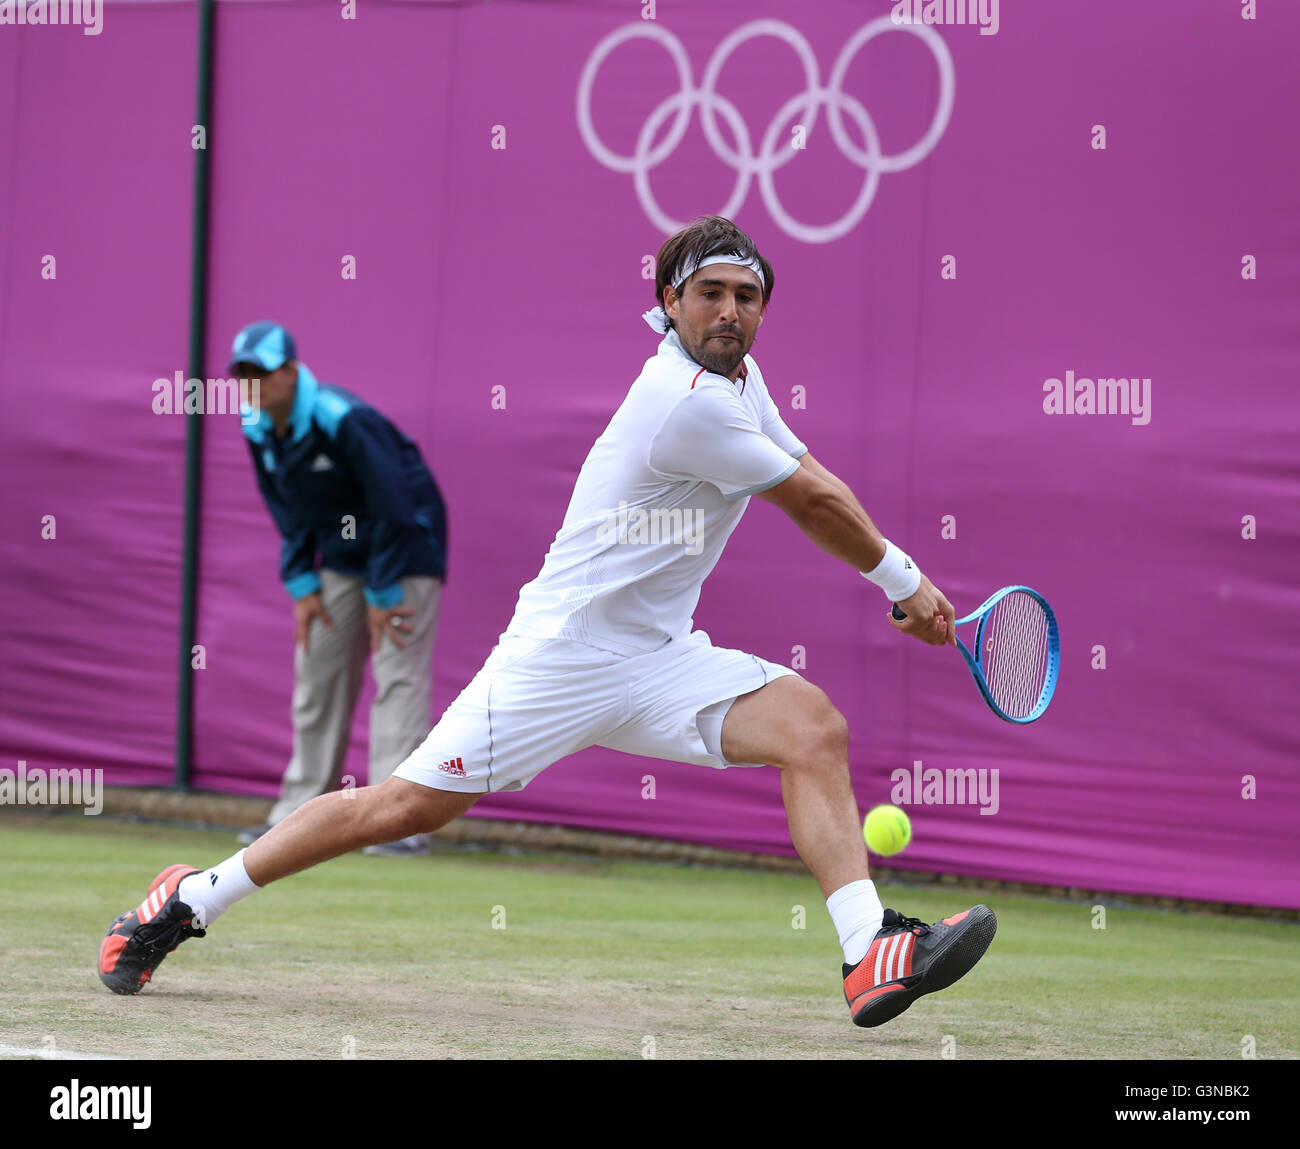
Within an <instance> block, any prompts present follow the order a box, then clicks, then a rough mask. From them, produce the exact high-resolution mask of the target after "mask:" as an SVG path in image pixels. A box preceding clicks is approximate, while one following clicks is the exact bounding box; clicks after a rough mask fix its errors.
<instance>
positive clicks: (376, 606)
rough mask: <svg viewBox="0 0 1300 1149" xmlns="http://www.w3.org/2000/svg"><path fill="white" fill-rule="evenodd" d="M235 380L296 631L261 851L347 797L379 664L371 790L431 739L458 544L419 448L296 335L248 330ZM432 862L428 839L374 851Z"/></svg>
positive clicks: (245, 835) (269, 328) (239, 347)
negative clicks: (346, 773)
mask: <svg viewBox="0 0 1300 1149" xmlns="http://www.w3.org/2000/svg"><path fill="white" fill-rule="evenodd" d="M230 369H231V371H232V372H235V373H237V374H238V375H239V377H240V378H243V379H256V380H257V381H258V387H259V401H260V404H259V405H260V416H259V418H258V419H257V421H256V422H255V423H246V424H245V425H244V428H243V429H244V435H245V437H246V438H247V440H248V446H249V450H250V451H251V453H252V457H253V467H254V469H255V471H256V473H257V483H258V486H259V487H260V488H261V491H262V497H263V498H264V499H265V500H266V505H267V508H268V509H269V510H270V512H271V517H272V518H273V519H274V520H275V524H276V526H277V527H278V528H279V530H280V534H281V535H282V536H283V539H284V542H283V545H282V547H281V550H280V579H281V581H282V582H283V583H284V586H285V589H286V590H287V591H288V592H289V594H290V596H291V597H292V599H293V611H294V620H295V623H296V633H295V639H294V690H293V757H292V758H291V759H290V761H289V766H288V769H287V770H286V771H285V775H284V780H283V783H282V785H281V790H280V799H279V801H278V802H276V804H275V806H274V807H273V808H272V810H271V814H270V817H269V820H268V822H267V823H266V825H264V826H259V827H257V828H255V829H249V830H245V831H242V832H241V834H240V835H239V837H240V841H242V842H245V843H247V842H251V841H253V840H255V839H256V838H257V837H260V836H261V834H263V833H265V832H266V831H267V830H269V829H270V828H271V826H273V825H275V824H276V823H277V822H280V821H282V820H283V819H284V818H287V817H288V816H289V815H290V814H291V813H293V811H294V810H296V809H297V808H298V807H299V806H301V805H302V804H303V803H305V802H308V801H310V800H311V799H312V798H315V797H316V796H317V795H319V794H322V793H324V792H325V791H326V790H332V789H334V788H335V787H337V786H338V784H339V780H340V776H341V773H342V769H343V762H344V759H345V757H346V755H347V748H348V738H349V731H350V729H351V726H352V716H353V711H354V710H355V709H356V703H357V696H358V694H359V692H360V689H361V676H362V672H363V670H364V667H365V662H366V655H367V653H370V654H372V655H373V673H374V676H375V685H376V688H377V693H376V696H375V701H374V705H373V706H372V707H371V710H370V778H369V782H370V785H372V786H373V785H376V784H378V783H380V782H382V781H384V780H385V779H386V778H387V777H388V776H389V774H391V773H392V772H393V770H394V768H395V767H397V766H398V765H399V764H400V763H401V762H402V761H404V760H405V759H406V758H407V757H409V755H410V754H411V752H412V751H414V750H415V748H416V747H417V746H419V745H420V743H421V742H423V741H424V739H425V737H426V736H427V735H428V733H429V730H430V729H431V728H432V726H433V715H432V712H431V704H430V688H431V676H432V659H433V645H434V635H435V632H436V630H437V622H438V601H439V597H440V594H441V591H442V583H443V578H444V576H445V574H446V559H447V533H446V514H445V511H444V508H443V503H442V496H441V494H440V493H439V491H438V486H437V483H435V482H434V478H433V474H432V473H431V472H430V470H429V468H428V466H427V465H426V463H425V461H424V459H423V458H422V457H421V455H420V451H419V448H418V447H416V445H415V444H414V443H413V442H412V441H411V440H410V439H408V438H407V437H406V436H405V435H404V434H402V432H401V431H399V430H398V429H397V428H396V427H395V426H393V424H392V423H391V422H389V421H388V419H386V418H385V417H384V416H383V415H381V414H380V413H379V412H378V411H376V410H375V409H374V408H373V407H371V406H369V405H368V404H367V403H365V402H363V401H362V400H361V399H358V398H357V397H356V396H355V395H351V394H349V393H348V392H347V391H344V390H343V389H342V388H340V387H336V386H334V385H332V384H324V383H319V382H318V381H317V379H316V377H315V376H314V375H313V374H312V372H311V370H310V369H309V368H308V367H307V365H306V364H305V363H301V362H299V361H298V359H297V351H296V348H295V346H294V341H293V338H292V336H291V335H290V334H289V332H287V331H286V330H285V329H284V328H283V327H281V326H280V325H279V324H277V323H271V322H261V323H252V324H250V325H249V326H247V327H245V328H244V329H243V330H242V331H240V332H239V334H238V335H236V336H235V341H234V344H233V346H232V349H231V363H230ZM428 851H429V838H428V835H427V834H417V835H413V836H412V837H410V838H404V839H402V840H401V841H400V842H395V843H391V844H388V845H379V846H370V847H367V849H366V853H379V854H422V853H428Z"/></svg>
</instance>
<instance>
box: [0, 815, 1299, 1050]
mask: <svg viewBox="0 0 1300 1149" xmlns="http://www.w3.org/2000/svg"><path fill="white" fill-rule="evenodd" d="M231 848H232V837H231V835H230V834H229V833H228V832H224V831H214V830H197V829H183V828H174V827H170V826H159V825H147V824H139V823H130V822H122V821H112V820H109V819H106V818H86V817H82V816H79V815H72V816H64V817H58V818H46V817H33V816H25V815H14V814H6V815H3V816H0V866H3V869H4V872H5V873H6V874H7V875H9V876H10V877H9V880H8V882H7V886H8V889H7V891H6V897H5V898H4V899H3V903H2V904H0V962H2V963H3V968H4V969H5V970H6V978H5V982H4V987H3V990H0V1046H6V1047H11V1048H13V1049H42V1048H47V1047H48V1046H49V1045H50V1044H51V1042H50V1039H51V1038H52V1039H53V1042H52V1043H53V1045H54V1047H55V1048H56V1049H57V1050H59V1051H60V1052H67V1053H93V1054H100V1055H116V1056H122V1057H130V1058H146V1059H178V1058H240V1059H245V1058H246V1059H266V1058H281V1057H283V1058H340V1057H345V1056H355V1057H357V1058H365V1059H369V1058H435V1057H462V1058H475V1057H510V1058H640V1057H642V1056H644V1055H645V1054H646V1053H647V1052H649V1051H650V1050H651V1049H653V1054H654V1056H656V1057H658V1058H663V1059H671V1058H763V1057H775V1058H841V1057H853V1058H873V1059H874V1058H884V1059H897V1058H940V1057H943V1056H945V1055H952V1054H953V1053H955V1056H956V1057H957V1058H958V1059H966V1058H970V1059H976V1058H1083V1059H1119V1058H1138V1059H1148V1058H1155V1059H1184V1058H1193V1059H1195V1058H1214V1059H1240V1057H1241V1048H1242V1040H1243V1038H1244V1037H1245V1036H1246V1035H1251V1036H1253V1037H1254V1039H1255V1042H1256V1046H1257V1051H1256V1055H1257V1056H1258V1057H1259V1058H1268V1059H1273V1058H1294V1057H1297V1056H1300V1020H1298V1019H1297V1013H1296V1011H1295V1009H1294V978H1295V954H1296V945H1297V940H1300V934H1297V926H1296V925H1295V924H1293V923H1285V922H1267V921H1255V920H1243V919H1238V918H1227V917H1218V916H1210V915H1198V914H1188V913H1178V912H1174V911H1161V910H1150V909H1131V908H1124V907H1122V906H1120V905H1110V906H1108V908H1107V920H1106V927H1107V928H1106V929H1105V930H1096V929H1093V928H1092V924H1091V923H1092V920H1093V915H1092V908H1091V905H1090V904H1089V905H1085V904H1082V903H1068V902H1063V901H1053V900H1049V899H1039V898H1031V897H1026V896H1022V895H1010V894H1005V893H1001V892H991V893H981V892H980V891H979V890H978V889H976V888H974V887H971V888H970V889H966V888H963V887H956V888H954V887H947V886H945V887H933V886H928V885H927V886H916V887H907V888H903V887H900V886H897V885H890V886H885V887H882V891H881V892H882V900H883V901H884V902H885V904H886V905H888V906H894V907H896V908H898V909H900V910H901V911H902V912H904V913H906V914H908V915H910V916H915V917H921V918H924V919H925V920H926V921H931V920H934V919H936V918H938V917H940V916H942V915H944V914H947V913H950V912H952V911H954V910H958V909H964V908H965V907H966V906H968V905H973V904H975V903H976V902H979V901H985V902H987V903H988V904H989V905H991V906H993V908H994V909H995V910H996V912H997V914H998V919H999V929H998V935H997V938H996V939H995V940H994V942H993V945H992V947H991V949H990V950H989V952H988V954H987V956H986V957H985V958H984V960H983V961H982V962H981V963H980V964H979V965H978V966H977V967H976V968H975V969H974V970H973V971H972V972H971V973H970V974H969V975H968V976H967V977H966V978H965V979H963V980H962V981H961V982H959V983H958V984H957V985H956V986H953V987H952V988H951V989H949V990H947V991H945V992H943V993H940V994H936V995H932V996H929V997H926V998H923V999H922V1000H921V1001H919V1002H918V1003H917V1004H916V1005H914V1006H913V1007H912V1008H911V1010H909V1011H908V1012H907V1013H905V1014H903V1015H902V1016H901V1017H899V1018H898V1019H897V1020H896V1021H893V1022H891V1023H890V1024H889V1025H887V1026H884V1027H882V1028H880V1029H875V1030H860V1029H856V1028H855V1027H854V1026H853V1025H852V1024H851V1023H850V1022H849V1019H848V1011H847V1009H846V1007H845V1005H844V1002H843V999H842V997H841V992H840V987H841V982H840V978H839V960H840V959H839V947H838V945H837V944H836V940H835V936H834V933H833V931H832V928H831V924H830V921H829V918H828V917H827V914H826V911H825V906H824V904H823V902H822V900H821V897H820V894H819V891H818V889H817V887H816V885H815V883H814V882H813V881H812V879H811V878H810V877H809V878H797V877H789V876H786V875H780V874H759V873H751V872H743V871H738V870H721V869H704V868H692V867H686V866H674V865H664V864H652V863H640V862H610V861H604V860H588V859H577V858H572V857H560V856H555V855H539V854H519V855H513V854H501V853H482V852H480V853H461V852H446V853H437V854H435V855H434V856H433V857H432V858H414V859H391V858H369V857H363V856H361V855H360V854H351V855H348V856H347V857H344V858H340V859H338V860H336V861H334V862H330V863H328V864H326V865H324V866H321V867H318V868H316V869H314V870H311V871H308V872H307V873H304V874H300V875H298V876H297V877H294V878H290V879H288V880H287V881H285V882H283V883H281V884H277V885H275V886H272V887H271V888H269V889H268V890H266V891H265V892H263V893H260V894H258V895H257V896H256V897H255V898H253V899H250V900H249V901H247V902H245V903H242V904H241V905H239V906H237V907H235V909H233V910H232V911H231V912H230V913H229V914H228V915H227V916H226V917H224V918H223V919H222V920H221V921H220V922H218V923H217V924H216V925H215V926H214V927H213V929H212V931H211V932H210V934H209V936H208V937H207V938H205V939H195V940H193V941H189V942H186V943H185V944H184V945H183V946H182V947H181V948H180V949H179V950H177V951H176V952H175V953H174V954H172V955H171V956H170V957H168V958H167V960H166V962H165V963H164V964H163V966H162V967H161V969H160V970H159V971H158V974H157V976H156V979H155V982H154V984H153V985H151V986H148V987H146V988H145V990H144V991H143V992H142V993H141V994H140V995H138V996H136V997H116V996H114V995H112V994H110V993H109V992H108V991H107V990H106V989H105V988H104V987H103V986H102V985H101V984H100V983H99V980H98V978H97V977H96V974H95V955H96V952H97V950H98V946H99V942H100V939H101V937H102V936H103V934H104V931H105V930H106V929H107V928H108V925H109V923H110V922H111V920H112V919H113V917H114V916H115V915H116V914H117V913H119V912H121V911H122V910H125V909H128V908H130V907H131V906H133V905H134V904H135V903H136V902H138V901H139V899H140V898H141V897H142V896H143V894H144V891H145V889H146V888H147V886H148V884H149V882H150V880H151V879H152V878H153V876H154V874H155V873H156V872H157V871H158V870H160V869H161V868H162V867H163V866H164V865H166V864H168V863H171V862H175V861H187V862H191V863H194V864H197V865H204V864H209V863H211V862H212V861H213V860H214V859H217V858H220V857H223V856H225V855H226V854H228V853H229V852H230V850H231ZM796 906H803V907H804V908H805V911H806V928H805V929H794V928H792V922H793V921H795V920H796V913H797V911H796V910H795V908H794V907H796ZM494 922H495V923H496V924H497V926H498V927H500V926H504V928H494ZM651 1042H653V1046H651Z"/></svg>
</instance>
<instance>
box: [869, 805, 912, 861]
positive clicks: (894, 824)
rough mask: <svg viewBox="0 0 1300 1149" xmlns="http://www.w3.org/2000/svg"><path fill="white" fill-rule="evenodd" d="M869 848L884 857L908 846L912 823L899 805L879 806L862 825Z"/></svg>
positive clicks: (910, 838)
mask: <svg viewBox="0 0 1300 1149" xmlns="http://www.w3.org/2000/svg"><path fill="white" fill-rule="evenodd" d="M862 836H863V837H864V838H865V839H866V840H867V849H868V850H870V851H871V852H872V853H873V854H879V855H880V856H881V857H882V858H884V857H888V856H889V855H890V854H897V853H898V852H899V851H900V850H904V849H906V848H907V843H908V842H910V841H911V840H912V823H911V821H910V820H909V819H908V817H907V815H906V814H905V813H904V812H903V811H902V810H900V809H899V808H898V807H897V806H877V807H876V808H875V809H874V810H872V811H871V812H870V813H868V814H867V820H866V822H865V823H863V826H862Z"/></svg>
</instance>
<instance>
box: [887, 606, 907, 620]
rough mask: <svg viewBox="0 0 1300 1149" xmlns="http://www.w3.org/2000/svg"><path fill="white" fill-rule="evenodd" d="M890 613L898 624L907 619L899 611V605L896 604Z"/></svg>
mask: <svg viewBox="0 0 1300 1149" xmlns="http://www.w3.org/2000/svg"><path fill="white" fill-rule="evenodd" d="M889 613H890V614H892V615H893V616H894V619H895V621H897V622H902V621H903V620H904V619H905V618H906V617H907V615H905V614H904V613H903V612H902V611H901V610H899V609H898V603H894V605H893V607H892V608H891V609H890V612H889Z"/></svg>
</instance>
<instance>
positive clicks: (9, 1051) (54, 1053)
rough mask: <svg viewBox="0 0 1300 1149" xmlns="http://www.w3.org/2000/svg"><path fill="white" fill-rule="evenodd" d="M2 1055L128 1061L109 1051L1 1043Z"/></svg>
mask: <svg viewBox="0 0 1300 1149" xmlns="http://www.w3.org/2000/svg"><path fill="white" fill-rule="evenodd" d="M0 1057H21V1058H23V1059H25V1060H30V1059H32V1058H35V1059H36V1060H37V1061H128V1060H130V1059H129V1058H126V1057H114V1056H112V1054H107V1053H76V1052H74V1051H73V1050H71V1049H53V1050H51V1049H47V1048H45V1047H44V1046H42V1047H41V1048H39V1049H26V1048H24V1047H23V1046H21V1045H0Z"/></svg>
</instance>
